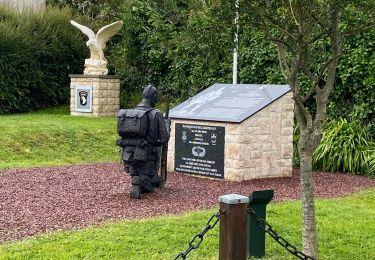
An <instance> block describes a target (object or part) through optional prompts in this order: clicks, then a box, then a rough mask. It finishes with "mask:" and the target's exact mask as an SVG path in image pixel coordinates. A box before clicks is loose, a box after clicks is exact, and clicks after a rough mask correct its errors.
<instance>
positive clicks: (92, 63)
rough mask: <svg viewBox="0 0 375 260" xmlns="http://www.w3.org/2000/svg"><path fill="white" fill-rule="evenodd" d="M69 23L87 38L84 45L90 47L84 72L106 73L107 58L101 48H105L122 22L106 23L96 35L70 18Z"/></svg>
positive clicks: (91, 73)
mask: <svg viewBox="0 0 375 260" xmlns="http://www.w3.org/2000/svg"><path fill="white" fill-rule="evenodd" d="M70 23H71V24H72V25H74V26H75V27H77V28H78V29H79V30H80V31H81V32H83V33H84V34H86V35H87V37H88V38H89V40H88V41H87V42H86V45H87V46H88V47H89V49H90V58H89V59H86V60H85V71H84V74H85V75H86V74H88V75H107V74H108V69H107V59H106V58H105V57H104V52H103V49H105V47H106V43H107V41H108V40H109V39H110V38H111V37H112V36H114V35H115V34H116V33H117V32H118V31H119V30H120V29H121V27H122V25H123V22H122V21H117V22H114V23H111V24H109V25H106V26H104V27H103V28H101V29H100V30H99V31H98V32H97V33H96V35H95V33H94V32H93V31H92V30H91V29H90V28H88V27H86V26H84V25H81V24H79V23H77V22H75V21H73V20H71V21H70Z"/></svg>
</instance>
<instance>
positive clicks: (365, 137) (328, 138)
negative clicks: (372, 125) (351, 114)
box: [313, 119, 375, 174]
mask: <svg viewBox="0 0 375 260" xmlns="http://www.w3.org/2000/svg"><path fill="white" fill-rule="evenodd" d="M374 147H375V146H374V143H372V142H371V140H370V137H369V133H368V128H367V127H364V126H363V125H362V124H361V123H360V122H359V121H353V122H348V121H347V120H346V119H340V120H336V121H331V122H329V123H328V124H327V126H326V128H325V130H324V134H323V138H322V140H321V143H320V145H319V146H318V148H317V149H316V150H315V153H314V156H313V165H314V167H315V168H317V169H321V170H323V171H332V172H340V171H342V172H350V173H358V174H368V173H369V172H368V171H369V165H370V164H371V163H374V161H373V159H372V160H371V159H370V156H373V155H371V150H374Z"/></svg>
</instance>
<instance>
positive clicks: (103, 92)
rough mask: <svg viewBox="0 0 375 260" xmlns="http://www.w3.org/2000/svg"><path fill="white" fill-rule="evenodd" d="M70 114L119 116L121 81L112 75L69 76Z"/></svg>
mask: <svg viewBox="0 0 375 260" xmlns="http://www.w3.org/2000/svg"><path fill="white" fill-rule="evenodd" d="M69 77H70V79H71V81H70V114H71V115H75V116H93V117H98V116H117V113H118V111H119V109H120V79H119V78H118V77H116V76H112V75H77V74H73V75H69Z"/></svg>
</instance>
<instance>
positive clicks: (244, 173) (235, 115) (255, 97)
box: [168, 84, 294, 181]
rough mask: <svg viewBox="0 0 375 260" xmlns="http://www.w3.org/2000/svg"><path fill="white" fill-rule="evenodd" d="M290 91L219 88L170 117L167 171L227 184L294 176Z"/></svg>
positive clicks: (259, 87) (238, 86) (185, 104)
mask: <svg viewBox="0 0 375 260" xmlns="http://www.w3.org/2000/svg"><path fill="white" fill-rule="evenodd" d="M293 107H294V102H293V100H292V92H291V91H290V87H289V86H288V85H256V84H215V85H213V86H211V87H209V88H207V89H206V90H204V91H202V92H201V93H199V94H198V95H196V96H194V97H192V98H191V99H189V100H187V101H185V102H183V103H182V104H180V105H178V106H176V107H175V108H174V109H172V110H171V111H170V118H171V119H172V125H171V139H170V143H169V145H170V150H169V151H168V170H170V171H176V172H180V173H187V174H194V175H200V176H204V177H212V178H221V179H227V180H236V181H242V180H248V179H254V178H266V177H284V176H291V175H292V157H293V117H294V114H293Z"/></svg>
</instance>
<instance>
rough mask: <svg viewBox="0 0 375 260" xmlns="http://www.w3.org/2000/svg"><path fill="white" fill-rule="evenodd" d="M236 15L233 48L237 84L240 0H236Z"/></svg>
mask: <svg viewBox="0 0 375 260" xmlns="http://www.w3.org/2000/svg"><path fill="white" fill-rule="evenodd" d="M235 1H236V2H235V8H236V16H235V18H234V25H235V32H234V49H233V84H237V78H238V75H237V74H238V34H239V31H240V24H239V20H240V0H235Z"/></svg>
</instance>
